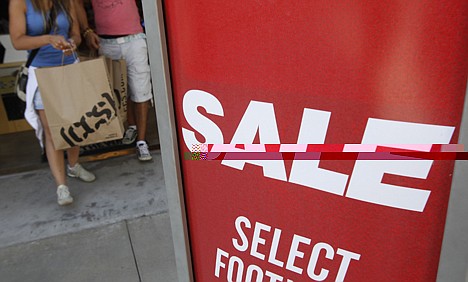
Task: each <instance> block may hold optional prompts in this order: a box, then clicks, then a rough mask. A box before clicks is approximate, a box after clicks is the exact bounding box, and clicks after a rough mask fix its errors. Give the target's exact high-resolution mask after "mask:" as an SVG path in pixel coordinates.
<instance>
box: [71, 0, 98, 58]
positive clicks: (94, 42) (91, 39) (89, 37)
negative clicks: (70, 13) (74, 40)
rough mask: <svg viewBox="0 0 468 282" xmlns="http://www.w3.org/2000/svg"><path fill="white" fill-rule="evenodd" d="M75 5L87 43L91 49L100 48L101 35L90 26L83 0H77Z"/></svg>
mask: <svg viewBox="0 0 468 282" xmlns="http://www.w3.org/2000/svg"><path fill="white" fill-rule="evenodd" d="M75 6H76V14H77V17H78V22H79V24H80V30H81V32H82V33H83V39H84V40H85V41H86V45H88V47H90V48H91V49H99V37H98V36H97V34H96V33H95V32H94V30H92V29H91V28H90V27H89V23H88V17H87V16H86V11H85V8H84V3H83V0H76V5H75Z"/></svg>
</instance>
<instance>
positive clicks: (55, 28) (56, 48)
mask: <svg viewBox="0 0 468 282" xmlns="http://www.w3.org/2000/svg"><path fill="white" fill-rule="evenodd" d="M9 13H10V37H11V42H12V44H13V46H14V47H15V48H16V49H18V50H30V51H31V50H34V49H37V48H39V51H38V52H37V54H36V56H35V57H34V59H33V61H32V63H31V66H30V67H29V79H28V84H27V87H26V111H25V118H26V120H27V121H28V122H29V123H30V124H31V126H32V127H33V128H34V129H35V130H36V136H37V137H38V139H39V141H40V143H41V146H43V144H44V145H45V150H46V154H47V159H48V161H49V167H50V169H51V172H52V175H53V177H54V179H55V182H56V184H57V202H58V203H59V205H66V204H71V203H72V202H73V198H72V197H71V195H70V192H69V190H68V187H67V186H66V176H65V160H64V152H63V150H55V148H54V145H53V142H52V138H51V134H50V130H49V126H48V122H47V117H46V115H45V113H44V106H43V104H42V99H41V94H40V92H39V89H38V87H37V80H36V76H35V73H34V70H35V69H36V68H40V67H50V66H59V65H62V64H72V63H74V62H75V61H76V59H75V56H73V53H74V51H75V49H76V45H78V44H80V42H81V37H80V31H79V26H78V20H77V17H76V13H75V7H74V1H73V0H10V6H9ZM47 30H49V32H47ZM30 51H29V52H30ZM43 139H44V141H45V142H42V140H43ZM79 151H80V149H79V147H73V148H70V149H67V157H68V166H67V174H68V175H69V176H71V177H77V178H79V179H80V180H83V181H86V182H91V181H94V179H95V176H94V174H92V173H91V172H89V171H87V170H86V169H84V168H83V167H82V166H81V165H80V164H79V163H78V157H79Z"/></svg>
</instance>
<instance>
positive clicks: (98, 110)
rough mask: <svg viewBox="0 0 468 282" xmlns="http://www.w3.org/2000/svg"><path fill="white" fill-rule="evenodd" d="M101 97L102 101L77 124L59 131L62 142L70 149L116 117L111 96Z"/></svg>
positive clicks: (103, 95) (104, 95)
mask: <svg viewBox="0 0 468 282" xmlns="http://www.w3.org/2000/svg"><path fill="white" fill-rule="evenodd" d="M101 96H102V97H103V98H104V101H100V102H98V103H97V104H96V105H94V106H93V108H92V109H91V110H90V111H89V112H87V113H85V114H84V115H83V116H82V117H81V118H80V120H79V121H78V122H75V123H73V124H72V125H70V126H69V127H68V128H65V127H62V128H61V129H60V135H61V136H62V138H63V140H65V142H67V144H68V145H70V146H71V147H73V146H76V145H77V144H78V143H81V142H83V141H84V140H86V139H87V138H88V137H89V135H90V134H92V133H94V132H96V130H98V129H99V128H100V127H101V126H102V125H105V124H108V123H109V122H111V121H112V120H113V119H114V118H115V117H116V113H117V112H116V111H117V108H116V105H115V101H114V99H113V98H112V96H111V95H110V94H109V93H102V94H101ZM109 106H110V107H109ZM96 119H97V120H96ZM78 132H79V133H78Z"/></svg>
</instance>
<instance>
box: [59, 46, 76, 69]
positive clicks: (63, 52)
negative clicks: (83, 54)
mask: <svg viewBox="0 0 468 282" xmlns="http://www.w3.org/2000/svg"><path fill="white" fill-rule="evenodd" d="M72 54H73V58H75V61H76V60H78V53H76V50H73V51H72ZM70 56H71V55H70ZM64 61H65V50H62V66H63V62H64Z"/></svg>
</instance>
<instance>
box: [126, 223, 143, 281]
mask: <svg viewBox="0 0 468 282" xmlns="http://www.w3.org/2000/svg"><path fill="white" fill-rule="evenodd" d="M125 227H126V228H127V234H128V240H129V241H130V247H131V248H132V255H133V260H134V261H135V267H136V271H137V274H138V281H140V282H141V275H140V268H139V267H138V260H137V258H136V255H135V249H134V248H133V242H132V236H131V234H130V229H129V228H128V220H125Z"/></svg>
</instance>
